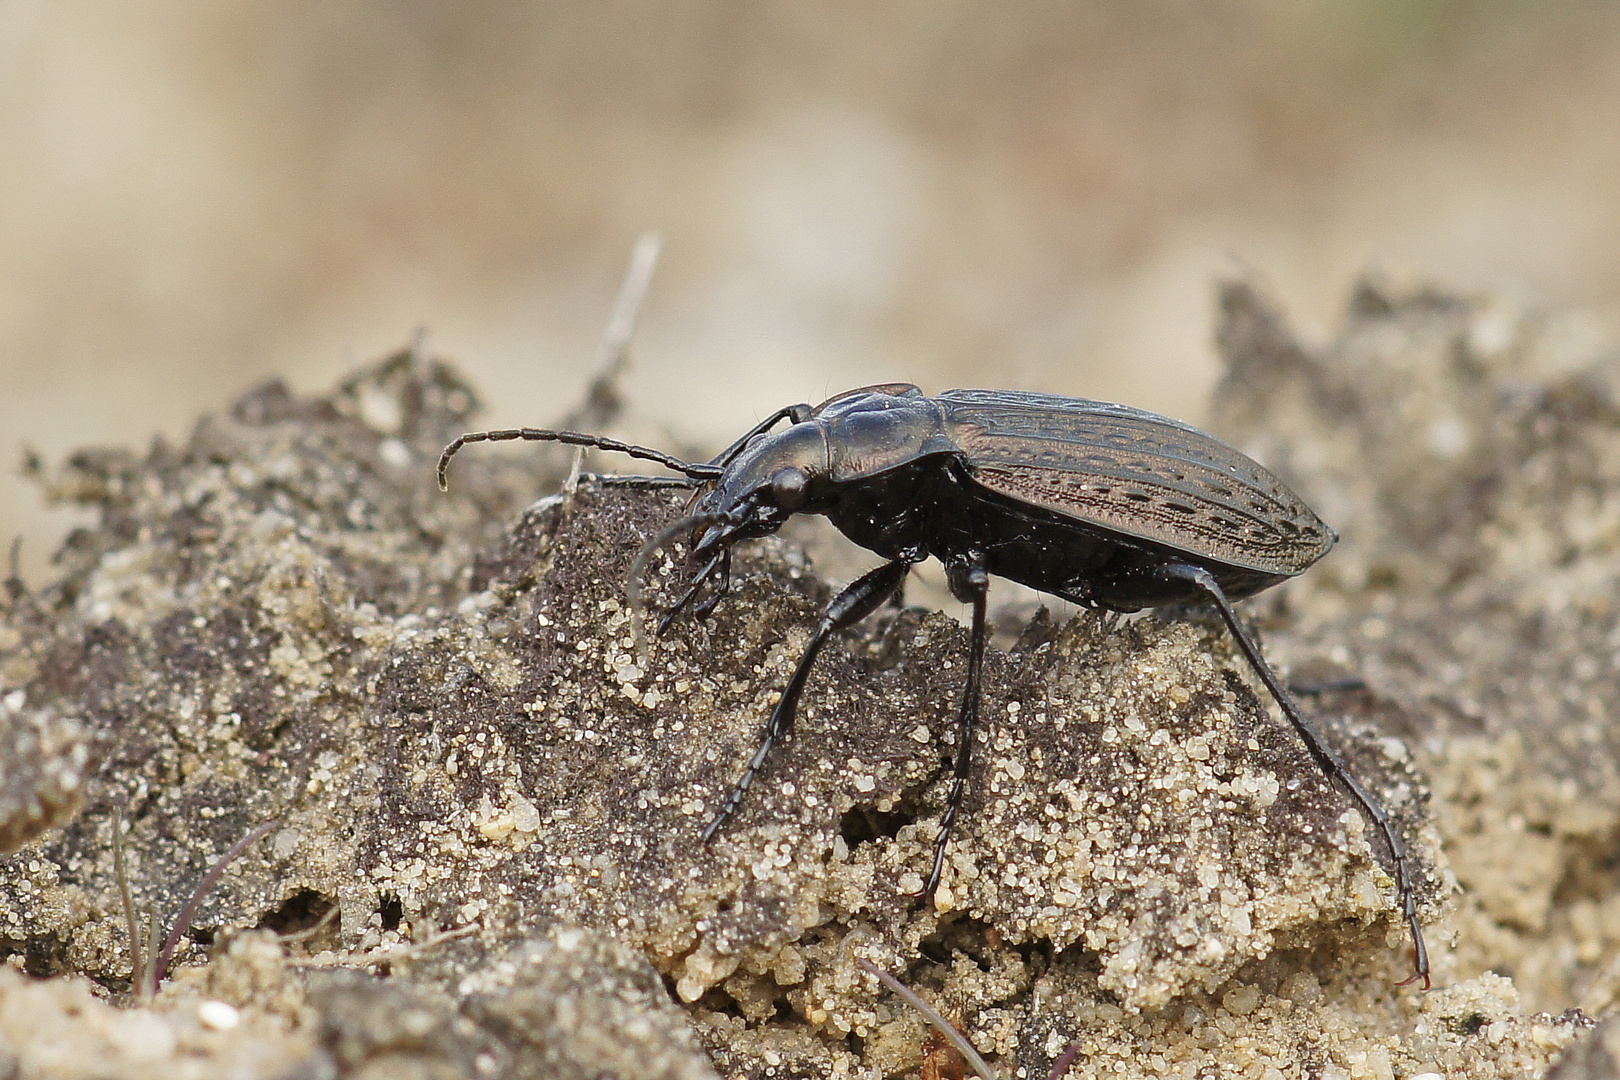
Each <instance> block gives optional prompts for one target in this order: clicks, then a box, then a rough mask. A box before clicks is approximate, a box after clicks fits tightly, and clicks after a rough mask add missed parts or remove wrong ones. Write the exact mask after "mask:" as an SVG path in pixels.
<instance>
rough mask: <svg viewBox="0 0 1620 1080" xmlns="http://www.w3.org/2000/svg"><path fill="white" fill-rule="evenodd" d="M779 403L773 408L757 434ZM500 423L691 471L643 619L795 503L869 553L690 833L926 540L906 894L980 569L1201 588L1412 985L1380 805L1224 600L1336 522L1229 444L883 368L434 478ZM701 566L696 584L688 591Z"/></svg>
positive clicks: (1405, 901)
mask: <svg viewBox="0 0 1620 1080" xmlns="http://www.w3.org/2000/svg"><path fill="white" fill-rule="evenodd" d="M784 420H785V421H788V422H789V425H788V426H787V427H786V428H784V429H782V430H780V431H776V432H774V433H773V431H772V429H773V428H775V427H776V426H777V425H778V424H780V423H781V422H782V421H784ZM510 439H528V440H534V441H541V442H560V443H567V444H569V445H571V446H583V447H594V448H596V449H600V450H614V451H618V452H620V453H624V454H629V455H631V456H633V457H638V458H642V459H645V460H649V461H656V462H658V463H659V464H661V465H664V466H667V467H668V468H671V469H674V470H676V471H677V472H680V473H682V474H684V476H685V477H686V478H687V479H688V480H689V481H691V482H693V483H694V484H695V485H696V486H697V487H698V488H700V490H701V494H700V495H699V496H698V498H697V499H696V502H695V505H694V506H693V507H692V512H691V513H690V514H688V515H687V516H685V517H683V518H681V519H680V520H679V521H676V522H675V523H674V524H672V525H670V526H669V527H668V528H666V529H664V530H663V531H662V532H661V533H660V534H659V535H658V536H657V537H655V538H654V539H653V540H652V541H651V542H650V543H648V545H647V546H646V548H645V549H644V550H643V551H642V553H641V556H640V558H638V560H637V563H636V568H635V570H634V571H633V573H632V575H631V577H632V581H631V588H632V592H633V596H635V597H639V591H640V585H641V579H642V576H643V575H644V573H645V571H646V568H647V565H648V563H649V562H650V560H651V558H652V557H653V555H655V554H656V552H657V551H658V550H659V549H661V548H663V547H665V546H667V545H668V544H670V543H672V542H673V541H674V540H676V539H678V538H679V537H681V536H682V535H686V536H689V537H691V538H692V558H693V560H694V561H695V562H696V563H697V564H699V569H698V571H697V573H696V574H695V575H694V577H693V579H692V581H691V583H690V585H689V586H688V588H687V590H686V592H685V593H684V594H683V595H682V596H681V598H680V599H679V600H678V601H677V602H676V604H675V605H674V607H673V608H671V609H670V611H669V612H668V613H666V614H665V616H664V618H663V620H662V622H661V623H660V625H659V630H660V632H662V631H663V630H665V629H667V628H668V626H669V625H670V622H671V621H672V620H673V619H674V618H675V617H676V616H677V615H678V614H679V613H680V612H681V611H682V610H685V609H687V608H689V607H690V608H691V609H692V610H693V612H694V613H695V614H697V615H700V616H701V615H703V614H706V613H708V612H709V611H710V610H712V609H713V607H714V606H715V604H716V603H718V602H719V600H720V598H721V597H722V596H723V595H724V594H725V592H726V589H727V586H728V585H729V583H730V570H731V549H732V547H733V546H734V545H736V544H737V543H738V542H739V541H741V540H745V539H748V538H750V537H759V536H767V535H769V534H771V533H773V532H775V531H776V530H778V529H780V528H781V527H782V525H783V524H784V523H785V522H786V521H787V520H788V519H789V518H790V517H792V516H793V515H794V514H822V515H825V516H826V517H827V518H829V519H830V520H831V521H832V523H833V524H834V525H836V526H837V527H838V529H839V530H840V531H841V532H843V533H844V535H846V536H848V537H849V538H850V539H851V540H853V541H855V542H856V543H857V544H859V545H861V546H862V547H864V548H868V549H869V550H871V551H874V552H876V553H877V554H878V555H881V556H882V557H883V558H885V559H887V560H888V561H887V562H886V563H885V564H884V565H882V566H880V567H878V568H877V569H876V570H873V571H871V572H869V573H867V574H865V575H864V576H862V577H861V578H859V579H857V580H856V581H854V582H853V583H851V584H850V585H849V586H848V587H846V588H845V589H844V590H843V591H842V592H840V593H839V594H838V595H837V596H836V597H834V599H833V601H832V603H831V604H829V605H828V607H827V610H826V612H825V614H823V615H822V617H821V622H820V624H819V625H818V626H817V627H816V630H815V633H814V635H812V637H811V638H810V644H809V646H808V647H806V649H805V651H804V655H803V656H802V657H801V658H800V660H799V664H798V667H797V668H796V669H795V670H794V672H793V677H792V678H791V679H789V680H788V684H787V688H786V689H785V690H783V692H782V697H781V700H780V701H779V702H778V703H777V706H776V709H775V710H774V711H773V712H772V713H771V717H770V719H769V720H768V721H766V724H765V730H764V734H763V736H762V737H761V739H760V743H759V749H758V750H756V751H755V753H754V756H753V758H751V759H750V760H749V762H748V766H747V768H746V769H745V770H744V771H743V774H742V777H741V779H739V780H738V781H737V784H736V786H735V787H734V788H733V789H732V791H731V794H730V795H729V796H727V798H726V800H725V802H724V803H722V804H721V807H720V811H719V813H717V814H716V815H715V816H714V820H712V821H710V822H709V824H708V826H707V827H706V828H705V829H704V830H703V839H704V841H705V842H707V841H709V840H711V839H713V837H714V835H715V833H716V832H717V831H718V830H719V829H720V827H721V826H722V825H723V824H725V822H726V820H727V819H728V818H730V817H731V816H732V815H733V814H734V813H736V811H737V808H738V807H739V806H740V805H741V804H742V801H743V797H744V796H745V794H746V793H747V791H748V788H749V786H750V785H751V784H753V782H754V778H755V777H756V776H757V775H758V774H759V771H760V769H761V768H762V767H763V766H764V764H765V760H766V758H767V757H768V756H769V754H770V751H771V747H772V746H773V745H774V744H775V743H776V741H777V740H778V739H780V738H782V737H783V736H784V735H786V734H787V733H788V731H789V729H791V728H792V726H793V716H794V712H795V711H796V709H797V707H798V703H799V696H800V694H801V693H802V692H803V690H804V684H805V680H806V678H807V677H808V675H809V673H810V668H811V665H812V664H814V663H815V659H816V655H817V654H818V653H820V651H821V648H822V646H823V645H824V644H826V641H827V638H828V637H829V636H830V635H831V634H833V633H834V632H836V631H838V630H841V629H843V628H845V627H848V626H851V625H853V624H854V623H856V622H858V621H860V620H861V619H863V618H865V617H866V616H867V615H869V614H871V613H872V611H873V610H875V609H876V608H877V607H878V605H880V604H881V603H883V601H884V600H885V599H887V598H888V597H889V596H891V595H893V594H894V592H895V590H896V589H898V588H899V587H900V583H901V582H902V581H903V580H904V578H905V576H906V572H907V570H908V569H909V568H910V567H911V566H913V565H914V564H916V563H919V562H922V561H923V560H924V559H926V558H928V557H929V556H933V557H935V558H937V559H939V560H940V561H941V562H942V563H944V565H945V573H946V577H947V580H948V581H949V583H950V587H951V591H952V592H953V593H955V595H956V597H957V598H958V599H959V600H961V601H962V602H963V603H966V604H971V605H972V608H973V622H972V630H971V634H970V636H969V639H968V640H969V645H968V665H967V681H966V686H965V688H964V690H963V694H962V707H961V713H960V716H959V720H958V723H957V735H956V753H955V769H954V780H953V782H952V785H951V792H950V798H949V800H948V801H947V803H946V808H945V816H944V818H943V819H942V821H941V822H940V829H939V838H938V840H937V841H936V843H935V847H934V865H933V870H932V871H931V872H930V874H929V876H928V884H927V885H926V886H924V892H925V893H932V892H933V890H934V887H935V886H936V885H938V884H939V877H940V871H941V869H942V868H943V866H944V861H945V845H946V842H947V840H948V839H949V837H950V833H951V826H952V824H953V823H954V822H955V821H956V816H957V813H958V812H959V811H960V809H961V805H962V797H963V794H964V792H965V790H966V784H967V778H968V773H969V770H970V765H971V758H972V752H973V729H974V726H975V725H976V724H977V722H978V717H979V683H980V678H981V672H982V667H983V658H984V644H985V637H986V630H985V594H986V592H987V587H988V583H989V578H990V575H992V574H995V575H999V576H1001V577H1005V578H1010V579H1012V580H1013V581H1017V582H1021V583H1022V584H1025V585H1028V586H1031V587H1032V588H1035V589H1039V590H1040V591H1042V592H1048V593H1051V594H1053V595H1054V596H1059V597H1062V598H1063V599H1065V600H1070V601H1073V602H1074V603H1076V604H1079V605H1081V606H1083V607H1087V608H1094V609H1102V610H1106V611H1118V612H1129V611H1138V610H1140V609H1142V608H1146V607H1155V606H1157V605H1160V604H1171V603H1180V602H1187V601H1199V600H1203V601H1208V602H1210V603H1212V604H1214V606H1215V609H1216V611H1218V612H1219V613H1220V616H1221V619H1222V620H1223V621H1224V622H1225V623H1226V626H1227V628H1228V629H1229V630H1230V631H1231V632H1232V636H1233V637H1234V638H1235V639H1236V640H1237V643H1238V647H1239V648H1240V649H1241V650H1242V652H1243V655H1244V656H1245V657H1246V658H1247V659H1248V661H1249V664H1250V665H1251V666H1252V667H1253V668H1254V670H1255V673H1256V674H1257V675H1259V677H1260V681H1261V682H1263V683H1265V685H1266V689H1267V690H1269V691H1271V695H1272V696H1273V697H1274V698H1276V700H1277V704H1278V705H1279V706H1281V708H1282V711H1283V715H1284V716H1286V717H1287V718H1288V722H1289V723H1290V724H1291V725H1293V728H1294V730H1295V731H1296V732H1298V733H1299V737H1300V738H1301V739H1302V740H1304V742H1305V745H1306V747H1307V748H1309V750H1310V752H1311V756H1312V757H1314V758H1315V759H1316V762H1317V764H1318V765H1319V766H1320V767H1321V768H1322V771H1323V772H1325V773H1326V774H1327V775H1328V776H1329V777H1330V778H1331V779H1334V780H1337V781H1338V782H1339V783H1341V784H1343V785H1344V787H1345V788H1346V789H1347V790H1348V791H1349V792H1350V794H1351V796H1352V797H1354V799H1355V800H1356V802H1358V803H1359V804H1360V805H1361V808H1362V810H1364V811H1365V812H1366V814H1367V816H1368V817H1369V818H1371V819H1372V821H1373V823H1374V824H1375V825H1376V826H1377V827H1378V831H1379V832H1380V833H1381V834H1382V835H1383V838H1384V842H1385V844H1387V845H1388V847H1389V851H1390V856H1391V858H1392V860H1393V862H1394V868H1395V879H1396V882H1397V885H1398V888H1399V892H1400V904H1401V911H1402V914H1403V916H1404V917H1405V920H1406V924H1407V926H1408V928H1409V929H1410V930H1411V933H1412V943H1413V945H1414V947H1415V959H1414V966H1415V968H1416V971H1415V974H1414V975H1413V976H1412V977H1411V979H1408V980H1407V981H1408V982H1411V981H1414V980H1416V979H1418V978H1421V979H1423V981H1424V985H1425V986H1428V985H1429V957H1428V951H1427V950H1426V949H1425V947H1424V944H1423V930H1422V927H1421V926H1420V924H1419V923H1418V917H1417V895H1416V890H1415V888H1414V885H1413V881H1412V868H1411V867H1410V865H1409V863H1408V856H1407V854H1406V850H1405V846H1404V845H1403V844H1402V843H1401V838H1400V836H1399V835H1398V834H1397V832H1396V830H1395V826H1394V822H1393V821H1392V820H1391V819H1390V816H1389V814H1388V813H1387V812H1386V811H1385V810H1384V808H1383V807H1382V806H1380V805H1379V803H1378V801H1377V800H1376V799H1375V798H1373V796H1372V794H1371V793H1370V792H1369V791H1368V790H1367V789H1366V788H1364V787H1363V786H1362V785H1361V783H1360V782H1359V781H1357V780H1356V778H1355V777H1354V776H1353V775H1352V774H1351V773H1350V770H1349V768H1348V767H1347V766H1346V765H1345V763H1344V761H1343V759H1341V758H1340V757H1339V755H1338V753H1337V752H1336V751H1334V749H1333V748H1332V747H1331V746H1329V745H1328V744H1327V743H1326V742H1325V741H1323V739H1322V737H1321V735H1319V734H1318V733H1317V732H1316V730H1315V729H1314V728H1313V727H1312V726H1311V725H1310V723H1309V722H1307V721H1306V719H1305V717H1304V716H1303V715H1302V714H1301V713H1300V711H1299V707H1298V705H1296V704H1295V702H1294V700H1293V697H1292V695H1290V694H1289V692H1288V691H1287V690H1286V689H1285V688H1284V687H1283V685H1282V682H1281V681H1280V680H1279V679H1278V678H1277V676H1276V674H1275V673H1274V672H1273V671H1272V670H1271V667H1270V665H1268V664H1267V663H1266V661H1265V658H1264V657H1263V656H1262V655H1261V653H1260V648H1259V645H1258V644H1256V642H1255V639H1254V637H1253V636H1252V635H1251V634H1250V633H1249V631H1248V630H1247V629H1246V628H1245V627H1244V625H1243V623H1242V622H1241V621H1239V619H1238V617H1237V613H1236V612H1234V611H1233V609H1232V601H1233V600H1241V599H1243V598H1244V597H1246V596H1252V595H1254V594H1255V593H1257V592H1260V591H1261V590H1262V589H1266V588H1269V587H1270V586H1272V585H1275V584H1277V583H1278V582H1280V581H1282V580H1284V579H1285V578H1290V577H1293V576H1294V575H1296V574H1299V573H1301V572H1302V571H1304V570H1305V569H1306V568H1307V567H1309V566H1310V565H1311V564H1312V563H1314V562H1316V560H1318V559H1320V558H1321V557H1322V556H1323V555H1326V554H1327V552H1328V549H1329V548H1331V547H1332V546H1333V544H1334V541H1335V540H1336V539H1337V536H1336V535H1335V534H1334V532H1333V531H1332V530H1331V529H1329V528H1328V527H1327V526H1326V525H1324V524H1323V523H1322V521H1321V519H1319V518H1318V517H1317V516H1316V514H1314V513H1313V512H1312V511H1311V509H1310V508H1309V507H1308V506H1306V505H1305V504H1304V503H1303V502H1302V501H1300V499H1299V497H1298V496H1296V495H1295V494H1294V493H1293V492H1292V491H1289V490H1288V488H1286V487H1285V486H1283V483H1282V482H1281V481H1280V480H1278V479H1277V478H1276V477H1275V476H1273V475H1272V474H1271V473H1270V472H1268V471H1266V470H1265V469H1264V468H1262V467H1261V466H1260V465H1259V464H1257V463H1256V462H1254V461H1253V460H1251V459H1250V458H1248V457H1247V456H1245V455H1243V454H1241V453H1239V452H1238V451H1236V450H1234V449H1232V448H1231V447H1230V446H1227V445H1226V444H1225V443H1222V442H1220V441H1218V440H1216V439H1214V438H1211V437H1210V436H1208V435H1205V434H1204V433H1203V432H1201V431H1198V430H1197V429H1195V428H1192V427H1189V426H1187V425H1186V424H1182V423H1179V422H1177V421H1175V420H1170V419H1167V418H1165V417H1163V416H1157V415H1155V414H1153V413H1149V412H1143V411H1142V410H1140V409H1133V408H1130V407H1128V406H1125V405H1110V404H1106V403H1104V402H1099V401H1087V400H1084V399H1082V398H1068V397H1057V396H1054V395H1049V394H1032V393H1025V392H1022V391H1016V390H948V391H946V392H945V393H943V394H940V395H939V396H938V397H925V396H924V395H923V393H922V391H921V390H919V389H917V388H916V387H915V386H911V385H909V384H905V383H891V384H885V385H882V386H869V387H865V388H863V389H860V390H851V391H848V392H847V393H843V394H839V395H838V396H836V397H834V398H831V399H829V400H827V401H825V402H823V403H822V404H820V405H818V406H816V407H814V408H811V407H810V406H809V405H791V406H789V407H787V408H785V409H781V410H779V411H778V412H776V413H773V414H772V415H770V416H769V417H767V418H766V419H765V420H763V421H762V422H761V423H759V424H758V425H756V426H755V427H754V428H753V430H751V431H749V432H748V433H747V434H746V435H744V436H743V437H742V438H740V439H738V440H737V441H736V442H735V443H733V444H732V445H731V446H730V447H729V448H727V449H726V451H725V452H724V453H722V454H721V455H720V456H719V457H717V458H715V459H714V460H713V461H711V462H708V463H706V464H703V463H693V462H687V461H682V460H680V459H679V458H676V457H674V456H672V455H669V454H665V453H661V452H659V451H657V450H649V449H647V448H646V447H642V446H632V445H630V444H628V443H623V442H619V441H617V440H615V439H608V438H604V437H602V436H599V435H588V434H583V433H581V432H574V431H549V430H544V429H540V428H513V429H508V430H502V431H478V432H470V433H468V434H466V435H463V436H461V437H460V438H459V439H457V440H456V441H455V442H453V443H451V444H450V445H449V446H447V447H445V450H444V454H443V455H442V456H441V457H440V458H439V485H440V486H441V487H443V486H445V470H446V468H447V467H448V466H449V464H450V458H451V457H452V456H453V455H454V454H455V453H456V452H457V451H458V450H460V449H461V448H462V447H463V446H465V445H466V444H467V443H470V442H487V441H503V440H510ZM711 581H712V582H713V583H714V584H713V589H712V591H711V592H710V594H709V595H708V596H706V597H704V598H703V599H702V600H700V601H699V600H697V598H698V596H699V594H700V593H701V591H702V590H703V588H704V586H705V584H707V583H709V582H711ZM694 601H696V602H695V603H694Z"/></svg>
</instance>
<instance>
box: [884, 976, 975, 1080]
mask: <svg viewBox="0 0 1620 1080" xmlns="http://www.w3.org/2000/svg"><path fill="white" fill-rule="evenodd" d="M855 963H856V964H858V965H860V968H861V970H862V971H864V972H866V973H867V974H869V975H876V976H877V977H878V979H879V981H881V982H882V983H883V985H884V986H887V987H888V988H889V989H890V990H893V991H894V992H895V993H896V994H899V995H900V996H901V997H902V998H904V999H905V1001H906V1003H907V1004H908V1005H910V1006H911V1007H912V1008H913V1009H916V1010H917V1011H918V1012H920V1013H922V1014H923V1019H924V1020H927V1021H928V1022H929V1023H930V1024H932V1025H934V1029H935V1030H936V1031H938V1032H939V1033H940V1034H941V1035H943V1036H945V1041H946V1042H949V1043H950V1044H951V1045H952V1046H954V1047H956V1052H957V1053H959V1054H961V1055H962V1057H963V1058H964V1059H965V1060H966V1061H967V1063H968V1064H969V1065H971V1066H973V1071H974V1072H976V1073H978V1074H979V1076H981V1077H982V1078H983V1080H1000V1077H998V1076H996V1074H995V1072H994V1070H992V1069H991V1068H990V1066H989V1064H988V1063H986V1061H985V1060H984V1058H982V1057H980V1056H979V1052H978V1051H977V1050H975V1049H974V1048H973V1044H972V1043H970V1042H968V1041H967V1036H965V1035H963V1034H962V1033H961V1032H960V1031H957V1030H956V1028H955V1027H954V1026H952V1024H951V1022H950V1021H949V1020H947V1019H945V1018H944V1017H943V1016H941V1015H940V1014H939V1010H938V1009H935V1008H934V1007H933V1006H932V1005H930V1004H928V1002H926V1001H924V1000H923V999H922V998H920V997H918V996H917V993H916V991H914V990H912V989H911V988H910V987H909V986H907V985H906V984H905V983H903V982H901V981H900V980H899V979H897V978H895V977H894V976H893V975H890V974H889V973H888V972H887V971H884V970H883V969H882V968H880V967H878V966H877V965H876V964H874V963H872V961H870V960H868V959H867V958H866V957H864V956H857V957H856V958H855Z"/></svg>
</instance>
